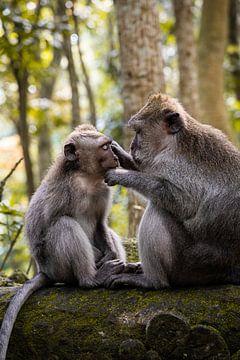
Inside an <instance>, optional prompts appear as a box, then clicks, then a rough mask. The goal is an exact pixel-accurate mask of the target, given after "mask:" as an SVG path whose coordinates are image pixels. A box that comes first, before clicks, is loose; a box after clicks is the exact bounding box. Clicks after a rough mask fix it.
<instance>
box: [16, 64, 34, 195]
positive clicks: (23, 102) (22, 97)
mask: <svg viewBox="0 0 240 360" xmlns="http://www.w3.org/2000/svg"><path fill="white" fill-rule="evenodd" d="M14 75H15V78H16V81H17V84H18V93H19V122H18V124H17V130H18V133H19V136H20V141H21V146H22V150H23V157H24V164H25V171H26V177H27V194H28V198H29V200H30V198H31V196H32V194H33V192H34V190H35V188H34V178H33V171H32V161H31V157H30V153H29V147H30V140H29V132H28V123H27V91H28V73H27V70H22V69H21V70H16V69H15V70H14Z"/></svg>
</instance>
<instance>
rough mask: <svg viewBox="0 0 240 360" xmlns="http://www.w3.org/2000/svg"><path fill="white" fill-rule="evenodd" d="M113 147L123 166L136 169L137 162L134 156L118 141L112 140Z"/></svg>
mask: <svg viewBox="0 0 240 360" xmlns="http://www.w3.org/2000/svg"><path fill="white" fill-rule="evenodd" d="M111 147H112V151H113V152H114V154H115V155H117V157H118V160H119V163H120V166H121V167H122V168H124V169H132V170H136V164H135V163H134V161H133V158H132V156H131V155H130V154H129V153H127V152H126V151H125V150H124V149H123V148H122V147H121V146H120V145H119V144H118V143H117V142H116V141H113V142H112V144H111Z"/></svg>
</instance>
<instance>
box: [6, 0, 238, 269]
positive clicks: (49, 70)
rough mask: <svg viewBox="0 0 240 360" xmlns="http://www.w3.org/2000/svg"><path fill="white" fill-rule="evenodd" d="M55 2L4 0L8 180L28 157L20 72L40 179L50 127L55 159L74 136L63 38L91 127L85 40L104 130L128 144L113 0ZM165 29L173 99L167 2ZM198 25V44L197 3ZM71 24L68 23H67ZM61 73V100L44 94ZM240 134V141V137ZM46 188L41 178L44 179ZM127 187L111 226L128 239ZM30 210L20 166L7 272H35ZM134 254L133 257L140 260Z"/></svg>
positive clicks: (13, 182)
mask: <svg viewBox="0 0 240 360" xmlns="http://www.w3.org/2000/svg"><path fill="white" fill-rule="evenodd" d="M56 4H57V1H55V0H1V2H0V85H1V86H0V106H1V112H0V134H1V135H0V153H1V157H0V180H1V179H4V177H5V176H6V174H7V173H8V172H9V171H10V170H11V169H12V166H13V164H14V162H16V161H17V160H18V159H19V158H20V157H21V153H22V151H21V146H20V143H19V136H18V132H17V127H16V124H17V118H18V111H19V109H18V102H17V101H18V87H17V84H16V80H15V77H14V71H15V70H16V68H17V69H18V71H20V73H21V71H23V70H24V69H26V70H27V72H28V82H29V84H28V104H27V117H28V125H29V132H30V136H31V147H30V153H31V155H32V160H33V167H34V174H35V176H36V177H37V174H38V150H37V146H38V135H39V129H40V127H41V125H42V124H44V123H45V122H47V123H48V126H49V129H50V136H51V143H52V147H53V152H54V155H53V157H54V158H55V157H56V156H57V153H58V152H59V151H60V149H61V143H62V140H63V139H64V137H65V136H66V135H67V134H68V133H69V132H70V130H71V88H70V84H69V80H68V72H67V66H68V62H67V59H66V57H65V54H64V51H63V49H62V32H63V31H68V32H70V34H71V45H72V51H73V55H74V61H75V66H76V70H77V76H78V79H79V83H78V87H79V93H80V97H79V103H80V108H81V119H82V121H83V122H88V121H89V119H90V109H89V103H88V97H87V92H86V87H85V86H84V80H83V73H82V69H81V66H80V59H79V56H78V49H77V40H78V36H79V40H80V44H81V51H82V54H83V60H84V63H85V66H86V69H87V72H88V74H89V78H90V81H91V86H92V90H93V93H94V96H95V103H96V109H97V127H98V129H99V130H101V131H103V132H105V133H106V134H107V135H110V136H112V137H113V138H114V139H116V140H117V141H118V142H120V143H122V140H123V139H122V135H123V118H122V114H123V105H122V100H121V81H120V72H121V69H120V60H119V42H118V34H117V24H116V18H115V12H114V5H113V1H112V0H75V1H73V0H72V1H69V0H68V1H67V0H66V1H65V8H66V16H65V17H64V18H63V19H60V18H58V17H56ZM158 4H159V19H160V21H159V30H160V31H161V37H162V53H163V59H164V76H165V79H166V84H167V89H166V91H167V92H168V93H169V94H172V95H174V96H177V94H178V64H177V56H176V55H177V49H176V39H175V35H174V23H175V19H174V16H173V9H172V3H171V1H168V0H160V1H158ZM194 4H195V5H194V26H195V32H196V39H197V36H198V31H199V20H200V16H201V4H202V0H195V1H194ZM73 5H74V15H75V16H77V18H78V22H79V28H78V34H76V33H74V26H73V19H72V9H73ZM66 20H67V21H66ZM56 48H57V49H60V51H61V54H62V56H61V61H60V66H59V67H58V68H56V66H55V65H54V64H52V60H53V57H54V49H56ZM236 50H237V51H238V52H239V46H238V47H237V49H236V46H233V45H231V44H230V45H229V46H228V48H227V51H226V60H225V64H224V66H225V72H226V91H225V99H226V105H227V109H228V111H229V114H230V119H231V121H232V122H233V125H234V129H235V131H236V133H237V134H238V135H239V134H240V101H239V100H237V99H236V96H235V94H234V84H233V82H234V78H233V76H232V71H231V70H232V62H231V61H230V57H229V56H230V54H231V53H233V52H235V51H236ZM55 73H56V74H57V81H56V84H55V87H54V91H53V96H52V98H51V99H47V98H45V97H44V95H41V86H42V82H43V80H46V79H48V78H49V77H50V76H52V75H53V74H55ZM239 136H240V135H239ZM37 182H39V179H37ZM127 206H128V203H127V197H126V189H123V188H119V187H116V188H114V192H113V207H112V211H111V215H110V225H111V226H112V227H113V228H114V230H115V231H116V232H117V233H118V234H119V235H120V236H121V237H123V238H125V237H126V234H127ZM26 208H27V197H26V180H25V173H24V167H23V164H20V165H19V167H18V168H17V169H16V171H15V172H14V174H13V175H12V176H11V178H10V179H9V181H8V182H7V186H5V188H4V193H3V199H2V202H1V203H0V255H1V259H0V264H2V262H3V261H4V258H5V256H6V254H7V253H8V251H9V249H10V247H11V246H13V249H12V252H11V256H9V257H8V258H7V261H6V263H5V266H4V270H7V271H8V272H10V271H11V270H13V269H15V268H21V269H23V270H25V271H26V270H27V268H28V264H29V252H28V249H27V247H26V243H25V241H24V236H23V231H22V230H21V233H20V234H19V236H18V237H17V240H16V242H15V243H14V245H13V242H14V241H15V240H14V239H16V236H17V234H18V232H19V231H20V229H22V226H23V215H24V212H25V211H26ZM133 258H134V256H133V257H132V259H133Z"/></svg>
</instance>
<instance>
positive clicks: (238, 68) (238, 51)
mask: <svg viewBox="0 0 240 360" xmlns="http://www.w3.org/2000/svg"><path fill="white" fill-rule="evenodd" d="M239 17H240V2H239V1H238V0H230V11H229V45H231V52H230V55H229V57H230V64H231V74H232V81H233V90H234V92H235V96H236V99H237V100H238V101H239V100H240V21H239V20H238V19H239Z"/></svg>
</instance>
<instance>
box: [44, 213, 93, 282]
mask: <svg viewBox="0 0 240 360" xmlns="http://www.w3.org/2000/svg"><path fill="white" fill-rule="evenodd" d="M45 246H46V249H45V252H46V254H50V255H49V256H51V261H47V258H46V261H41V265H40V268H41V270H42V271H43V272H45V273H46V274H47V275H48V276H49V277H50V278H51V279H53V280H54V281H55V282H64V283H73V282H78V284H79V286H86V287H91V286H94V285H95V275H96V268H95V258H94V251H93V248H92V245H91V243H90V241H89V239H88V237H87V235H86V234H85V232H84V231H83V229H82V227H81V226H80V225H79V223H78V222H77V221H75V220H74V219H72V218H70V217H68V216H63V217H61V218H59V219H58V220H57V221H56V222H55V223H54V225H52V226H51V227H50V228H49V229H48V232H47V235H46V240H45Z"/></svg>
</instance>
